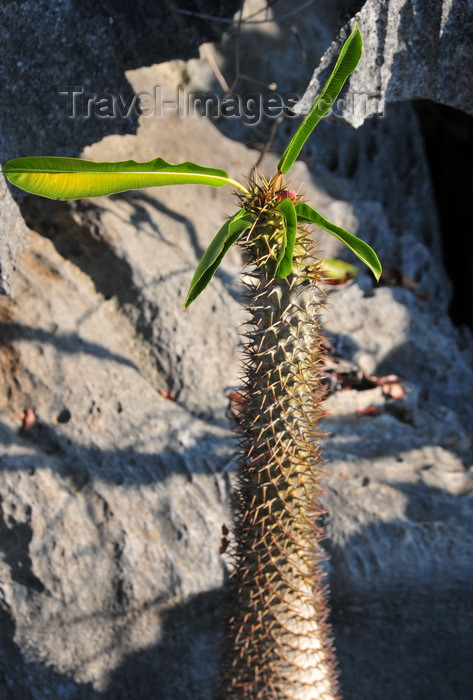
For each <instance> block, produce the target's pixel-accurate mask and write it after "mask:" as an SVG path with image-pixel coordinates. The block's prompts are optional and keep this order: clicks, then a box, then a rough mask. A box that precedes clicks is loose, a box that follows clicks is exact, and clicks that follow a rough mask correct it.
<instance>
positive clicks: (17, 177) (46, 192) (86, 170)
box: [3, 156, 242, 199]
mask: <svg viewBox="0 0 473 700" xmlns="http://www.w3.org/2000/svg"><path fill="white" fill-rule="evenodd" d="M3 172H4V174H5V175H6V176H7V178H8V180H9V181H10V182H11V183H12V184H13V185H16V186H17V187H21V188H22V189H23V190H26V192H31V193H32V194H38V195H41V196H42V197H49V198H50V199H79V198H81V197H100V196H103V195H107V194H114V193H116V192H124V191H125V190H134V189H139V188H141V187H157V186H161V185H189V184H193V185H209V186H210V187H223V186H224V185H229V184H232V185H235V186H237V187H238V188H239V189H242V186H241V185H240V184H239V183H237V182H235V181H234V180H232V179H231V178H229V177H228V175H227V173H226V172H225V170H219V169H218V168H206V167H203V166H202V165H197V164H196V163H191V162H190V161H186V162H185V163H180V164H179V165H172V164H170V163H167V162H166V161H165V160H163V159H162V158H155V159H154V160H150V161H149V162H148V163H138V162H136V161H135V160H123V161H117V162H114V163H98V162H95V161H92V160H82V159H80V158H59V157H54V156H46V157H42V156H38V157H33V158H14V159H13V160H9V161H8V163H6V164H5V165H4V167H3Z"/></svg>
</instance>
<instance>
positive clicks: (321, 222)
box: [296, 202, 382, 280]
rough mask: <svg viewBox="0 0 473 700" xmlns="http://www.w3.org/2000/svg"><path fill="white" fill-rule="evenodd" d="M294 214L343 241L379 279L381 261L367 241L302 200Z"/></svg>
mask: <svg viewBox="0 0 473 700" xmlns="http://www.w3.org/2000/svg"><path fill="white" fill-rule="evenodd" d="M296 214H297V220H298V222H299V223H301V224H315V225H316V226H320V228H323V229H324V230H325V231H328V232H329V233H331V234H332V235H333V236H335V237H336V238H338V239H339V240H340V241H342V243H345V245H346V246H347V247H348V248H350V250H351V251H352V252H353V253H355V255H357V256H358V257H359V258H360V260H362V262H364V263H365V265H367V266H368V267H369V269H370V270H371V272H372V273H373V275H374V276H375V277H376V279H377V280H379V278H380V276H381V272H382V267H381V263H380V262H379V260H378V256H377V255H376V253H375V252H374V250H373V248H371V247H370V246H369V245H368V243H365V242H364V241H362V240H361V239H360V238H357V237H356V236H354V235H353V234H352V233H348V231H345V229H343V228H341V227H340V226H336V225H335V224H332V223H331V222H330V221H327V219H324V217H323V216H322V214H319V212H318V211H315V209H312V207H309V205H308V204H305V203H304V202H299V204H296Z"/></svg>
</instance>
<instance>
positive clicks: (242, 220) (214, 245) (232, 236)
mask: <svg viewBox="0 0 473 700" xmlns="http://www.w3.org/2000/svg"><path fill="white" fill-rule="evenodd" d="M253 221H254V219H253V217H252V216H250V215H249V214H248V212H247V211H246V209H240V210H239V211H237V213H236V214H234V215H233V216H232V217H231V218H230V219H227V221H225V223H224V224H223V226H222V228H221V229H220V231H219V232H218V233H217V235H216V236H215V238H214V239H213V240H212V242H211V243H210V245H209V247H208V248H207V250H206V251H205V253H204V254H203V256H202V258H201V260H200V262H199V264H198V265H197V268H196V271H195V273H194V276H193V278H192V281H191V283H190V287H189V291H188V292H187V296H186V300H185V302H184V308H185V309H187V307H188V306H189V304H191V303H192V302H193V301H194V299H196V298H197V297H198V296H199V294H200V293H201V292H202V290H204V289H205V287H206V286H207V285H208V283H209V282H210V280H211V279H212V277H213V276H214V274H215V273H216V271H217V269H218V267H219V265H220V263H221V262H222V259H223V257H224V255H225V253H226V252H227V251H228V249H229V248H230V247H231V246H232V245H233V243H236V241H237V240H238V239H239V238H240V236H241V235H242V234H243V233H244V232H245V231H247V230H248V229H249V228H250V226H251V225H252V224H253Z"/></svg>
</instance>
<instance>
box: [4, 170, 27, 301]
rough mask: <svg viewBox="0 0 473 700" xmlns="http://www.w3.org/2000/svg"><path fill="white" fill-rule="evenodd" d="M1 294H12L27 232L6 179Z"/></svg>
mask: <svg viewBox="0 0 473 700" xmlns="http://www.w3.org/2000/svg"><path fill="white" fill-rule="evenodd" d="M0 212H1V215H0V294H7V295H11V294H12V291H13V289H12V276H13V271H14V269H15V265H16V263H17V260H18V257H19V255H20V252H21V251H22V250H23V248H24V246H25V245H26V241H27V230H26V226H25V222H24V220H23V217H22V216H21V214H20V212H19V210H18V205H17V204H16V202H14V200H13V199H12V197H11V195H10V192H9V190H8V187H7V184H6V181H5V178H3V177H2V178H1V180H0Z"/></svg>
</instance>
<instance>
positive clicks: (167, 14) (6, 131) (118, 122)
mask: <svg viewBox="0 0 473 700" xmlns="http://www.w3.org/2000/svg"><path fill="white" fill-rule="evenodd" d="M180 8H181V9H186V10H188V11H190V12H197V13H199V12H200V13H207V14H212V15H214V16H217V17H231V15H232V13H233V12H235V11H236V10H237V8H238V1H237V0H234V1H231V0H227V1H225V0H220V1H219V2H217V3H215V2H208V1H206V0H189V1H188V2H183V3H180ZM224 26H225V25H222V24H221V23H219V22H209V21H206V20H203V19H200V18H198V17H196V16H193V17H192V16H189V15H186V14H182V13H181V12H179V10H178V8H177V7H176V5H175V3H173V2H170V0H165V1H164V2H159V3H152V4H150V3H147V2H145V0H135V2H134V3H133V6H130V4H129V3H127V2H124V1H123V2H122V1H120V2H112V1H111V0H106V1H105V2H101V3H96V2H93V0H85V1H84V0H81V2H75V0H55V2H48V1H47V0H43V1H40V2H30V1H29V0H27V2H24V1H23V0H22V1H20V0H13V1H10V2H6V3H2V4H1V5H0V45H1V46H2V85H1V99H2V116H1V117H0V134H1V137H0V163H4V162H5V161H6V160H8V159H9V158H15V157H20V156H28V155H35V154H48V155H58V156H59V155H79V154H80V152H81V151H82V149H83V148H84V146H85V145H87V144H89V143H93V142H95V141H97V140H98V139H99V138H101V137H102V136H104V134H110V133H115V132H118V133H124V132H130V131H136V127H137V116H138V115H137V111H136V110H135V109H133V110H131V114H130V116H129V118H122V117H117V118H116V119H115V118H102V119H100V118H87V116H79V117H77V118H74V119H73V118H67V115H66V96H65V95H64V94H60V92H59V90H60V89H61V88H62V87H64V86H79V87H81V88H83V91H84V95H97V94H103V93H109V94H112V95H117V94H120V95H122V96H123V98H126V96H127V95H129V94H130V93H131V92H132V90H131V86H130V83H129V82H128V80H127V79H126V77H125V74H124V73H125V71H126V70H131V69H133V68H138V67H140V66H146V65H151V64H153V63H159V62H161V61H169V60H170V59H172V58H190V57H191V56H195V55H197V54H198V47H199V45H200V44H201V43H202V42H203V41H209V40H214V39H215V38H216V37H217V36H218V34H219V33H221V31H222V30H223V27H224Z"/></svg>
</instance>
